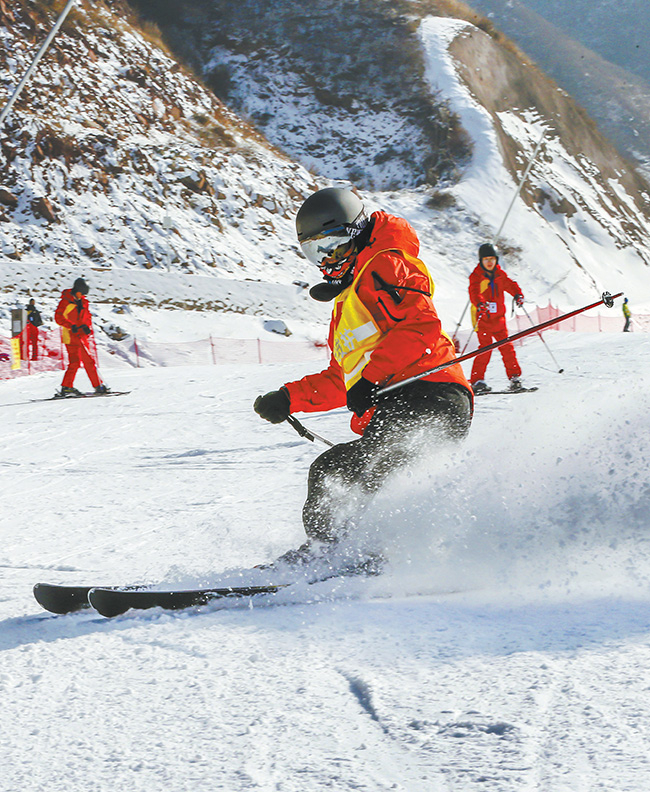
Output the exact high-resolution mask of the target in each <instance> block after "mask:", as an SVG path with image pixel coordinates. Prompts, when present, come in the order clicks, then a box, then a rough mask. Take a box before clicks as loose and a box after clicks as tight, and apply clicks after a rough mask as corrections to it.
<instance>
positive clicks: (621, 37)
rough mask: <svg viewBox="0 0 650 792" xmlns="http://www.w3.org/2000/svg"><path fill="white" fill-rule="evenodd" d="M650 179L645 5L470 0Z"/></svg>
mask: <svg viewBox="0 0 650 792" xmlns="http://www.w3.org/2000/svg"><path fill="white" fill-rule="evenodd" d="M473 5H474V7H475V8H476V9H477V10H478V11H480V12H482V13H484V14H487V15H489V17H490V20H491V21H492V22H493V23H494V24H495V25H496V26H498V27H499V28H500V29H501V30H503V31H504V32H505V33H506V34H507V35H508V36H510V37H511V38H512V39H513V40H514V41H516V42H517V43H518V44H519V46H521V47H522V48H523V49H525V50H526V52H527V53H528V54H529V55H531V56H532V57H533V58H534V59H535V61H536V62H537V63H538V64H539V65H540V67H541V68H542V69H544V71H545V72H546V73H547V74H548V75H550V76H551V77H552V78H553V79H555V80H556V81H557V82H558V83H559V85H561V86H562V87H563V88H564V89H565V90H566V91H568V93H569V94H571V96H573V97H574V98H575V99H576V100H577V101H578V102H579V103H580V104H581V105H582V106H583V107H584V108H585V109H586V110H587V112H588V113H589V115H590V116H591V117H592V118H593V119H594V120H595V121H596V122H597V123H598V125H599V127H600V128H601V129H602V130H603V131H604V132H605V133H606V134H607V135H608V136H609V137H611V139H612V140H613V141H614V142H615V143H616V145H617V146H618V148H619V150H620V151H622V152H623V153H624V154H625V155H626V156H628V157H630V158H632V159H633V160H634V162H635V163H636V165H637V167H639V168H640V169H641V170H642V172H643V173H644V174H645V176H646V178H648V177H650V65H649V64H650V44H649V43H648V42H650V4H648V3H647V2H646V0H623V2H617V1H615V0H604V1H603V2H599V3H593V2H590V0H575V2H571V3H566V2H564V0H473Z"/></svg>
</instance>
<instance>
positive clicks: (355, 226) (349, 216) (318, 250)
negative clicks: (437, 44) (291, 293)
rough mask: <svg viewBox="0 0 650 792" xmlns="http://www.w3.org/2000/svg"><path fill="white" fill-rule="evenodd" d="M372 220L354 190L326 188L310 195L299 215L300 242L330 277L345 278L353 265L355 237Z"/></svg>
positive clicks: (308, 254)
mask: <svg viewBox="0 0 650 792" xmlns="http://www.w3.org/2000/svg"><path fill="white" fill-rule="evenodd" d="M367 222H368V217H367V215H366V212H365V209H364V206H363V203H362V201H361V199H360V198H359V197H358V196H357V195H355V194H354V193H353V192H352V190H345V189H342V188H340V187H326V188H325V189H324V190H318V192H315V193H313V194H312V195H310V196H309V198H307V200H306V201H305V202H304V203H303V205H302V206H301V207H300V209H299V210H298V214H297V216H296V232H297V234H298V242H299V243H300V247H301V249H302V252H303V253H304V254H305V256H306V257H307V258H308V259H309V260H310V261H311V262H312V263H313V264H316V266H317V267H319V268H320V270H321V272H322V273H323V275H324V276H325V277H326V278H330V279H337V278H341V277H342V276H343V275H344V274H345V272H347V270H348V269H349V267H350V266H351V264H352V259H353V254H354V253H355V246H354V243H353V240H354V238H355V237H356V236H358V235H359V233H360V232H361V231H362V230H363V228H364V227H365V226H366V224H367Z"/></svg>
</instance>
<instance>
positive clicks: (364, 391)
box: [348, 377, 379, 418]
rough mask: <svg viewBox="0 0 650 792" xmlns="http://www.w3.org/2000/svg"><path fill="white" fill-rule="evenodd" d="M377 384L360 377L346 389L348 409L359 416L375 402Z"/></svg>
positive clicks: (377, 390)
mask: <svg viewBox="0 0 650 792" xmlns="http://www.w3.org/2000/svg"><path fill="white" fill-rule="evenodd" d="M378 392H379V385H375V383H374V382H370V380H367V379H366V378H365V377H361V379H360V380H359V381H358V382H355V383H354V385H353V386H352V387H351V388H350V390H349V391H348V410H350V411H351V412H353V413H354V414H355V415H357V416H359V418H361V416H362V415H363V414H364V413H365V412H366V410H369V409H370V408H371V407H373V406H374V405H375V404H376V403H377V395H378Z"/></svg>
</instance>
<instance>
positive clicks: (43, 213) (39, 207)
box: [31, 196, 59, 223]
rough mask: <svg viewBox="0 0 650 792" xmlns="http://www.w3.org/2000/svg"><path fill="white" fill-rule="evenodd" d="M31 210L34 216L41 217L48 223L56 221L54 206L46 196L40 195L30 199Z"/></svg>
mask: <svg viewBox="0 0 650 792" xmlns="http://www.w3.org/2000/svg"><path fill="white" fill-rule="evenodd" d="M31 206H32V212H34V214H35V215H36V217H42V218H44V219H45V220H47V221H48V223H58V222H59V218H58V217H57V215H56V211H55V210H54V207H53V206H52V204H51V203H50V201H49V199H48V198H45V196H42V197H41V198H36V199H35V200H34V201H32V204H31Z"/></svg>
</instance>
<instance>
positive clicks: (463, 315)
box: [451, 300, 469, 352]
mask: <svg viewBox="0 0 650 792" xmlns="http://www.w3.org/2000/svg"><path fill="white" fill-rule="evenodd" d="M468 308H469V300H468V301H467V302H466V303H465V307H464V308H463V312H462V314H461V315H460V319H459V320H458V322H456V327H455V328H454V334H453V335H452V337H451V340H452V341H453V343H454V347H455V346H456V337H457V336H458V330H459V328H460V326H461V324H462V323H463V319H464V318H465V314H466V313H467V309H468ZM465 346H467V344H465ZM464 351H465V350H463V352H464Z"/></svg>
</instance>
